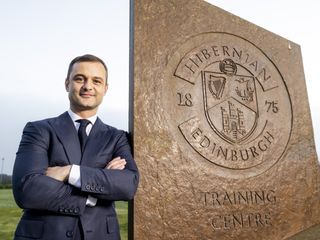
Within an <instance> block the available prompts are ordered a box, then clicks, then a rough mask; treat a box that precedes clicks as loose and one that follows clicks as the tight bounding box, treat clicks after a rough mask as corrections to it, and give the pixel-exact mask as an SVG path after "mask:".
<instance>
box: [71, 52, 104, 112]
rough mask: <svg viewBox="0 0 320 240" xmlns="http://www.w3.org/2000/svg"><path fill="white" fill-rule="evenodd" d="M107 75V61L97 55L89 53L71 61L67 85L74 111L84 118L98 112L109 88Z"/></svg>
mask: <svg viewBox="0 0 320 240" xmlns="http://www.w3.org/2000/svg"><path fill="white" fill-rule="evenodd" d="M107 75H108V70H107V67H106V65H105V63H104V62H103V61H102V60H101V59H100V58H98V57H96V56H93V55H89V54H87V55H83V56H79V57H76V58H75V59H73V60H72V61H71V63H70V64H69V69H68V74H67V78H66V81H65V87H66V90H67V92H68V93H69V100H70V108H71V110H72V111H73V112H75V113H76V114H78V115H80V116H82V117H84V118H86V117H90V116H92V115H94V114H96V112H97V110H98V106H99V105H100V104H101V102H102V100H103V97H104V95H105V94H106V92H107V89H108V84H107Z"/></svg>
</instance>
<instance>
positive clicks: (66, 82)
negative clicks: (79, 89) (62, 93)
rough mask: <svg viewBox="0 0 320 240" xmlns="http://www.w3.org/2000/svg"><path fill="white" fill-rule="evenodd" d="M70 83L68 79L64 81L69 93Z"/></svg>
mask: <svg viewBox="0 0 320 240" xmlns="http://www.w3.org/2000/svg"><path fill="white" fill-rule="evenodd" d="M69 83H70V81H69V79H68V78H66V80H65V81H64V86H65V88H66V91H67V92H69Z"/></svg>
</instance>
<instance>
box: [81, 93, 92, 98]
mask: <svg viewBox="0 0 320 240" xmlns="http://www.w3.org/2000/svg"><path fill="white" fill-rule="evenodd" d="M80 96H81V97H84V98H89V97H93V96H94V95H93V94H90V93H80Z"/></svg>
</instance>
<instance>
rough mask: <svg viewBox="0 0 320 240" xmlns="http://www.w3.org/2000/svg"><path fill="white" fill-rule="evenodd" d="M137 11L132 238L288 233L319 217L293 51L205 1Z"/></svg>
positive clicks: (149, 1)
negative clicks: (137, 178) (136, 177)
mask: <svg viewBox="0 0 320 240" xmlns="http://www.w3.org/2000/svg"><path fill="white" fill-rule="evenodd" d="M133 7H134V27H133V30H134V49H133V54H134V55H133V56H134V58H133V67H134V69H133V70H134V71H133V72H134V84H133V86H132V90H133V99H134V104H133V116H134V118H133V133H134V155H135V159H136V161H137V164H138V165H139V169H140V173H141V181H140V186H139V190H138V193H137V195H136V198H135V203H134V239H136V240H144V239H152V240H155V239H164V240H169V239H195V240H199V239H200V240H202V239H219V240H224V239H237V240H242V239H287V238H289V237H291V236H293V235H295V234H298V233H299V232H302V231H304V230H306V229H309V228H310V227H312V226H314V225H316V224H319V223H320V201H319V199H320V191H319V190H320V189H319V188H320V174H319V173H320V172H319V165H318V162H317V157H316V152H315V147H314V140H313V132H312V124H311V118H310V111H309V106H308V99H307V92H306V86H305V80H304V74H303V67H302V59H301V53H300V47H299V46H298V45H297V44H295V43H293V42H291V41H289V40H286V39H284V38H282V37H279V36H277V35H275V34H273V33H271V32H269V31H266V30H264V29H262V28H260V27H258V26H256V25H254V24H251V23H249V22H247V21H245V20H242V19H240V18H238V17H236V16H234V15H232V14H230V13H227V12H225V11H223V10H221V9H219V8H217V7H214V6H212V5H210V4H208V3H206V2H204V1H201V0H135V1H134V6H133ZM306 239H307V238H306Z"/></svg>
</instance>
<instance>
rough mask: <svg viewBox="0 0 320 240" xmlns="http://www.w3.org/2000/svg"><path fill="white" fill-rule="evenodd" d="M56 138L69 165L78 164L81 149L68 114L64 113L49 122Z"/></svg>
mask: <svg viewBox="0 0 320 240" xmlns="http://www.w3.org/2000/svg"><path fill="white" fill-rule="evenodd" d="M50 124H51V126H52V127H53V128H54V130H55V132H56V134H57V137H58V138H59V140H60V142H61V143H62V145H63V147H64V150H65V152H66V154H67V157H68V159H69V162H70V164H78V165H79V164H80V160H81V149H80V142H79V138H78V135H77V131H76V129H75V127H74V124H73V122H72V120H71V118H70V116H69V114H68V112H65V113H63V114H61V115H60V116H59V117H57V118H55V119H54V120H53V121H52V122H50Z"/></svg>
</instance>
